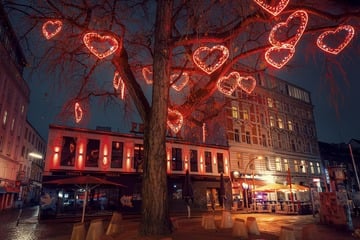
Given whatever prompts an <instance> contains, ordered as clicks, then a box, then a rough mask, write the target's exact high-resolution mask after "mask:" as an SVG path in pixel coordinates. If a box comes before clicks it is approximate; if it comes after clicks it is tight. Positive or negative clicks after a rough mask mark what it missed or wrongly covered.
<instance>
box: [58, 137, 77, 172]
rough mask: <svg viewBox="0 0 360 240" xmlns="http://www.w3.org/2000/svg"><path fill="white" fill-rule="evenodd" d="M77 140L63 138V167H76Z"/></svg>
mask: <svg viewBox="0 0 360 240" xmlns="http://www.w3.org/2000/svg"><path fill="white" fill-rule="evenodd" d="M75 151H76V138H74V137H63V140H62V148H61V160H60V165H61V166H74V165H75Z"/></svg>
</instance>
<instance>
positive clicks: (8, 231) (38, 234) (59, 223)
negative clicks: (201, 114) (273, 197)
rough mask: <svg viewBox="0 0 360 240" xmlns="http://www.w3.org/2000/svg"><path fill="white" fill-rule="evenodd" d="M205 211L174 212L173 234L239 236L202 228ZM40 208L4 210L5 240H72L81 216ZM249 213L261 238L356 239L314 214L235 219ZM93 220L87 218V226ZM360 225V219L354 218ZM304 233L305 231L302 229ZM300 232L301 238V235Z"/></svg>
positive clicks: (127, 218) (177, 237)
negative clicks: (292, 234)
mask: <svg viewBox="0 0 360 240" xmlns="http://www.w3.org/2000/svg"><path fill="white" fill-rule="evenodd" d="M202 214H203V212H193V215H192V218H191V219H190V220H189V219H187V218H186V213H185V212H184V213H179V212H178V213H172V214H171V215H172V217H173V218H174V219H180V220H181V221H182V222H183V223H182V224H181V227H179V228H178V229H176V230H175V231H174V233H173V234H172V235H171V236H170V237H171V238H172V239H173V240H181V239H196V240H201V239H224V238H227V239H235V237H232V236H231V229H217V230H216V231H212V230H205V229H203V228H202V227H201V225H200V222H201V215H202ZM37 215H38V207H37V206H36V207H28V208H24V209H23V211H22V215H21V217H20V218H19V222H18V224H17V220H18V216H19V210H17V209H13V210H8V211H4V212H1V214H0V221H1V224H0V233H1V239H2V240H45V239H46V240H49V239H51V240H53V239H54V240H69V239H70V238H71V232H72V227H73V224H74V222H76V221H78V219H74V218H67V219H56V220H47V221H41V222H40V223H39V222H38V218H37ZM248 216H253V217H256V220H257V223H258V226H259V229H260V231H261V236H254V237H255V238H250V239H258V238H259V237H261V238H262V239H278V236H279V234H280V228H281V226H289V227H294V228H295V229H301V228H302V227H304V226H311V228H309V229H310V230H308V234H310V236H311V237H306V238H303V239H305V240H306V239H309V240H311V239H327V240H331V239H334V240H341V239H343V240H350V239H355V238H354V237H352V236H351V231H348V230H346V229H340V228H337V227H334V226H328V225H323V224H320V223H318V217H315V218H314V217H313V216H312V215H280V214H250V213H232V218H233V219H234V218H242V219H246V218H247V217H248ZM123 217H124V220H123V221H124V224H125V225H128V226H130V225H132V226H137V223H138V222H139V216H137V215H124V216H123ZM109 218H110V216H105V217H104V219H105V221H104V227H106V226H107V223H108V220H109ZM90 220H91V219H89V218H87V219H86V222H87V225H88V223H89V221H90ZM215 220H216V222H217V225H219V224H218V223H219V222H220V220H221V211H217V212H216V213H215ZM354 222H355V224H354V226H357V225H356V224H357V221H354ZM125 229H126V231H124V232H123V233H122V234H120V235H119V236H117V237H115V238H113V239H138V238H137V237H136V232H137V230H136V227H135V228H125ZM299 234H300V235H301V233H300V232H299ZM299 234H297V236H298V239H299V240H300V239H301V238H300V235H299Z"/></svg>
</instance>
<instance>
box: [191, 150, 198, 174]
mask: <svg viewBox="0 0 360 240" xmlns="http://www.w3.org/2000/svg"><path fill="white" fill-rule="evenodd" d="M190 171H191V172H197V171H198V152H197V150H190Z"/></svg>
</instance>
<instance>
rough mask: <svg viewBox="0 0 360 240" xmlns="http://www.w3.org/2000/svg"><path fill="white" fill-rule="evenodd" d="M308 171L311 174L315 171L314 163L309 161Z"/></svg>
mask: <svg viewBox="0 0 360 240" xmlns="http://www.w3.org/2000/svg"><path fill="white" fill-rule="evenodd" d="M310 172H311V174H314V173H315V170H314V163H312V162H310Z"/></svg>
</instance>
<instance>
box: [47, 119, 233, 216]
mask: <svg viewBox="0 0 360 240" xmlns="http://www.w3.org/2000/svg"><path fill="white" fill-rule="evenodd" d="M98 129H101V130H89V129H80V128H73V127H65V126H56V125H50V128H49V135H48V144H47V151H46V161H45V169H44V175H43V186H44V194H46V193H47V194H49V195H50V196H51V197H53V198H58V199H60V201H58V202H62V203H63V206H62V210H65V209H66V208H72V207H74V201H76V199H78V200H80V199H81V196H80V197H79V194H80V195H81V194H83V193H76V191H75V192H74V187H73V186H71V187H70V189H66V188H64V186H61V187H57V186H53V185H49V184H47V182H49V181H52V180H56V179H61V178H66V177H71V176H74V175H75V176H76V175H91V176H97V177H101V178H106V179H107V180H111V181H114V182H118V183H121V184H124V185H126V186H127V187H126V188H119V189H117V190H114V189H113V190H109V189H106V188H104V187H101V186H100V187H99V188H96V190H94V191H97V193H93V195H92V196H101V197H99V199H100V198H106V201H107V203H108V204H107V205H108V207H114V206H110V203H112V204H113V205H115V207H118V208H122V210H123V211H126V210H128V211H134V210H137V211H139V210H140V208H139V206H140V205H139V204H137V203H139V201H138V200H140V199H141V194H140V193H141V175H142V161H143V154H144V152H143V151H144V149H143V134H142V133H141V132H138V131H133V132H132V133H130V134H122V133H115V132H111V131H106V130H110V129H107V128H98ZM133 130H134V129H133ZM166 149H167V150H166V151H167V160H166V161H167V173H168V192H169V200H170V205H171V208H172V209H174V208H178V207H180V208H183V209H185V205H184V200H183V199H182V186H183V184H184V180H185V178H184V176H185V173H186V170H189V173H190V176H191V179H192V185H193V189H194V206H196V207H198V208H206V207H207V206H208V205H210V204H211V202H210V195H211V194H213V195H215V199H216V205H219V204H220V202H221V199H220V198H219V190H220V176H221V173H223V176H224V177H223V178H224V181H225V183H224V184H225V186H224V187H228V190H229V191H228V192H230V191H231V189H230V188H231V186H230V182H229V181H227V184H226V180H228V179H229V177H228V173H229V154H228V148H227V147H226V146H217V145H210V144H195V143H191V142H187V141H184V140H179V139H175V138H168V139H167V142H166ZM74 184H76V182H74ZM76 194H78V197H76ZM90 195H91V194H90ZM122 197H124V198H127V197H130V198H131V199H132V200H133V201H132V202H133V205H134V208H127V207H126V206H122V205H121V202H120V201H119V199H121V198H122ZM92 202H93V203H94V202H100V201H97V200H96V197H95V199H94V198H93V201H92ZM75 205H76V204H75ZM58 210H59V209H58ZM71 210H73V209H71Z"/></svg>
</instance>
